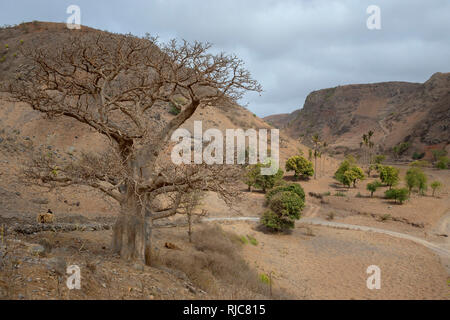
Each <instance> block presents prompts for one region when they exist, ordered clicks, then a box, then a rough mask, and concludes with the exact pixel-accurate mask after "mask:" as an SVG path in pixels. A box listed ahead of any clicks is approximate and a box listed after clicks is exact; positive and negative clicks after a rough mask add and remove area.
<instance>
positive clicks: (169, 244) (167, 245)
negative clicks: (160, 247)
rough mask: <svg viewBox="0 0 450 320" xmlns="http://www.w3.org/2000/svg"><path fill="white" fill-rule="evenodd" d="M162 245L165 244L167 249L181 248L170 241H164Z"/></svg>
mask: <svg viewBox="0 0 450 320" xmlns="http://www.w3.org/2000/svg"><path fill="white" fill-rule="evenodd" d="M164 246H165V247H166V248H167V249H171V250H181V249H180V248H179V247H178V246H176V245H175V244H173V243H172V242H166V243H165V244H164Z"/></svg>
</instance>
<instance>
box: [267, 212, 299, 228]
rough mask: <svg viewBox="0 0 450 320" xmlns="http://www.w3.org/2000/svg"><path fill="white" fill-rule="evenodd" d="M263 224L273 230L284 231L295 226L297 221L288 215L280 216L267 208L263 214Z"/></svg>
mask: <svg viewBox="0 0 450 320" xmlns="http://www.w3.org/2000/svg"><path fill="white" fill-rule="evenodd" d="M261 224H262V225H264V226H265V227H266V228H268V229H269V230H272V231H282V230H287V229H292V228H294V225H295V222H294V220H292V219H290V218H289V217H286V216H279V215H278V214H276V213H275V212H273V211H272V210H266V211H265V212H264V214H263V215H262V216H261Z"/></svg>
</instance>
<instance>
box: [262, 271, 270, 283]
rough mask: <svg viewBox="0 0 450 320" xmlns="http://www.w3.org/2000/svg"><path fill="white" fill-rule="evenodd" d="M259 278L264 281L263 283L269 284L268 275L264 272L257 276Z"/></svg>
mask: <svg viewBox="0 0 450 320" xmlns="http://www.w3.org/2000/svg"><path fill="white" fill-rule="evenodd" d="M259 280H261V282H262V283H265V284H267V285H269V284H270V277H269V276H268V275H267V274H265V273H262V274H261V275H260V276H259Z"/></svg>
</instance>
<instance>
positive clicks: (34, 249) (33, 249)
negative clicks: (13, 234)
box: [28, 244, 45, 256]
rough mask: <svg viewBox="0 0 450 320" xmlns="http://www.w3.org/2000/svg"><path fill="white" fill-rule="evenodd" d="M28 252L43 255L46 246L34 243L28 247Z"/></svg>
mask: <svg viewBox="0 0 450 320" xmlns="http://www.w3.org/2000/svg"><path fill="white" fill-rule="evenodd" d="M28 252H29V253H31V254H32V255H37V256H42V255H44V254H45V248H44V246H42V245H40V244H33V245H31V246H30V247H29V248H28Z"/></svg>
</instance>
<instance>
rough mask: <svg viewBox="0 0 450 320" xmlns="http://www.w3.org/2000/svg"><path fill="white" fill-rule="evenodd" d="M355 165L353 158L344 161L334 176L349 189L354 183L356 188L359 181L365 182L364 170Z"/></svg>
mask: <svg viewBox="0 0 450 320" xmlns="http://www.w3.org/2000/svg"><path fill="white" fill-rule="evenodd" d="M354 163H355V162H354V161H353V160H352V159H351V158H350V159H347V160H344V161H342V162H341V164H340V166H339V168H338V169H337V171H336V172H335V174H334V178H335V179H336V180H338V181H339V182H340V183H342V184H343V185H346V186H347V187H350V185H351V184H352V183H353V186H354V187H356V182H357V181H358V180H364V178H365V176H364V172H363V171H362V169H361V168H360V167H357V166H356V165H355V164H354Z"/></svg>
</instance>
